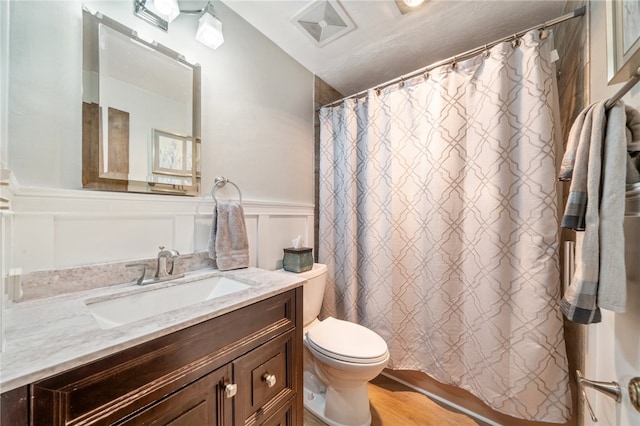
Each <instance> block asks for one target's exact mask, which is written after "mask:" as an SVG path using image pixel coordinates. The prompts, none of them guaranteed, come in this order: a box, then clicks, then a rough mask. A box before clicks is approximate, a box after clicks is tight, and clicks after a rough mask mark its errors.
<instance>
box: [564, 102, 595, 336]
mask: <svg viewBox="0 0 640 426" xmlns="http://www.w3.org/2000/svg"><path fill="white" fill-rule="evenodd" d="M604 104H605V103H604V102H597V103H595V104H594V105H591V106H589V107H588V111H586V115H585V119H584V125H583V126H582V129H581V130H580V138H579V141H578V144H577V147H576V154H575V164H574V168H573V173H572V177H571V189H570V192H569V200H568V201H567V206H566V209H565V217H564V218H563V223H562V226H563V227H565V225H566V223H565V218H567V217H568V218H569V219H570V220H569V221H568V222H570V224H571V225H577V226H575V227H574V226H570V227H571V228H573V229H584V231H585V232H584V235H582V238H577V239H576V246H577V247H576V252H577V253H578V254H579V257H577V258H576V268H575V273H574V276H573V278H572V281H571V285H570V286H569V288H568V289H567V291H566V292H565V295H564V297H563V298H562V301H561V303H560V310H561V311H562V313H563V314H564V315H565V316H566V317H567V318H568V319H570V320H571V321H575V322H578V323H582V324H589V323H594V322H600V321H601V314H600V309H599V308H598V304H597V296H598V278H599V272H600V268H599V265H600V262H599V250H598V248H599V225H600V223H599V220H598V206H599V204H600V200H599V198H600V195H599V194H600V174H601V162H602V154H601V152H602V139H603V136H604V129H605V124H606V123H605V119H606V116H605V108H604ZM570 142H571V141H570ZM569 148H570V146H569V145H568V146H567V149H569ZM563 162H564V160H563ZM569 204H572V205H571V206H570V205H569ZM582 211H584V214H582ZM580 221H582V222H583V224H584V226H579V225H580Z"/></svg>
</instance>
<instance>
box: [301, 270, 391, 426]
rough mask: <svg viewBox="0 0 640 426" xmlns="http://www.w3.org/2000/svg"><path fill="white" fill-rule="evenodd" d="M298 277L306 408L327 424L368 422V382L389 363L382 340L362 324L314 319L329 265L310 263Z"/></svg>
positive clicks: (354, 425)
mask: <svg viewBox="0 0 640 426" xmlns="http://www.w3.org/2000/svg"><path fill="white" fill-rule="evenodd" d="M297 275H298V276H300V277H302V278H304V279H306V280H307V283H306V284H305V285H304V288H303V294H304V303H303V308H302V309H303V314H304V315H303V317H304V346H305V350H304V406H305V408H307V409H308V410H309V411H311V412H312V413H313V414H314V415H316V416H317V417H318V418H320V419H321V420H323V421H324V422H325V423H327V424H329V425H330V426H368V425H370V424H371V411H370V409H369V392H368V389H367V382H368V381H369V380H372V379H373V378H375V377H376V376H377V375H378V374H380V372H382V370H383V369H384V367H385V366H386V365H387V362H388V361H389V352H388V350H387V344H386V342H385V341H384V340H383V339H382V337H380V336H379V335H378V334H376V333H375V332H373V331H372V330H369V329H368V328H366V327H363V326H361V325H358V324H355V323H352V322H348V321H342V320H338V319H335V318H331V317H329V318H327V319H325V320H323V321H320V320H319V319H318V314H319V313H320V308H321V306H322V299H323V298H324V288H325V284H326V280H327V266H326V265H322V264H318V263H316V264H314V265H313V268H312V269H311V270H310V271H307V272H301V273H299V274H297Z"/></svg>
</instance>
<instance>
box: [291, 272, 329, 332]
mask: <svg viewBox="0 0 640 426" xmlns="http://www.w3.org/2000/svg"><path fill="white" fill-rule="evenodd" d="M296 275H297V276H299V277H300V278H304V279H305V280H307V283H306V284H305V285H304V286H303V291H302V293H303V295H304V301H303V304H302V311H303V320H304V325H305V326H307V325H308V324H310V323H311V321H313V320H314V319H316V318H317V317H318V315H319V314H320V308H322V299H324V288H325V285H326V283H327V265H323V264H321V263H314V264H313V267H312V268H311V269H310V270H308V271H306V272H300V273H297V274H296Z"/></svg>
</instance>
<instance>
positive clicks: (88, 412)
mask: <svg viewBox="0 0 640 426" xmlns="http://www.w3.org/2000/svg"><path fill="white" fill-rule="evenodd" d="M250 269H252V268H250ZM256 271H259V270H255V269H254V270H253V272H251V271H250V272H249V274H253V275H254V278H257V275H259V274H260V273H258V274H256ZM245 273H246V272H245ZM261 273H264V274H269V276H270V277H271V283H270V284H267V285H265V286H263V287H261V285H255V286H254V287H252V288H251V289H249V290H247V291H245V292H238V293H236V294H234V295H229V296H226V297H223V298H220V300H216V301H212V302H211V305H210V306H208V307H207V303H202V304H199V305H197V307H195V308H194V307H187V308H184V309H181V310H177V311H172V312H168V313H165V314H162V315H160V316H159V318H160V319H158V318H149V319H147V320H143V321H139V322H138V323H134V324H130V325H125V326H120V327H116V328H111V329H108V330H96V329H95V327H94V329H93V333H92V334H93V335H94V336H95V337H94V338H95V339H99V338H100V336H101V335H103V338H104V339H106V340H108V339H110V338H114V336H120V337H118V338H117V339H116V340H118V341H121V340H122V334H123V333H124V334H126V328H127V327H129V328H133V329H139V328H143V329H144V328H145V324H147V325H149V324H151V323H152V322H154V320H155V322H156V323H158V324H163V323H164V324H165V325H166V324H167V323H166V322H164V321H168V323H169V324H171V325H170V326H169V327H165V326H160V327H161V328H163V329H164V330H172V331H170V332H168V333H166V334H163V332H162V331H158V330H156V331H155V332H152V333H151V334H150V335H154V333H155V334H160V335H159V336H158V337H154V338H152V339H150V340H147V341H144V342H142V343H137V344H132V345H129V344H128V343H127V342H126V341H125V342H120V343H117V344H115V340H113V342H111V343H112V344H109V343H108V342H107V344H106V345H104V346H108V347H111V349H110V350H109V349H106V352H105V351H103V350H100V351H95V350H94V351H93V354H102V353H106V355H104V356H99V357H98V358H97V359H94V360H92V361H90V362H83V363H82V364H78V365H75V366H73V367H72V368H68V369H64V371H61V372H59V373H56V374H50V375H46V374H45V372H46V371H52V370H56V369H60V367H59V366H57V365H56V366H53V367H49V368H47V369H42V371H41V372H38V371H36V372H33V373H22V375H21V377H22V379H21V378H16V379H14V380H12V381H11V382H13V383H17V382H19V381H20V380H22V381H24V380H26V379H27V378H29V377H31V378H32V379H30V380H29V382H28V383H25V384H22V385H20V386H12V387H13V388H12V389H10V390H7V391H4V389H5V388H6V386H5V383H3V387H4V388H3V391H4V392H3V393H2V401H1V402H2V404H1V411H2V418H1V419H0V420H1V423H2V424H10V425H12V426H18V425H29V424H31V425H71V424H73V425H80V424H82V425H93V424H118V425H137V424H151V423H153V424H172V425H253V424H261V425H262V424H264V425H297V424H302V347H301V346H302V324H301V321H302V287H301V286H300V285H301V284H302V283H303V281H301V280H297V281H298V282H295V280H293V281H291V279H290V278H287V277H285V276H284V275H282V277H283V280H284V281H285V282H286V281H287V279H288V280H289V282H288V283H285V284H283V285H278V284H276V282H277V280H278V279H277V278H276V279H274V278H273V277H274V276H276V277H277V276H278V275H279V274H277V273H273V272H267V271H262V272H261ZM240 274H242V272H241V273H240ZM278 287H280V290H278ZM261 288H262V290H261ZM67 299H69V298H67ZM236 306H239V307H236ZM207 308H209V309H210V313H209V314H205V318H206V317H207V316H210V318H208V319H204V320H202V321H199V319H195V320H194V315H195V318H202V315H201V313H202V312H205V311H206V309H207ZM190 311H191V312H190ZM85 317H86V316H85ZM162 318H164V319H162ZM85 319H86V318H85ZM84 322H85V324H88V322H87V321H84ZM190 322H192V323H193V324H192V325H189V326H187V327H186V328H181V324H185V323H190ZM138 325H140V327H138ZM80 328H82V327H80ZM123 328H124V329H125V330H124V331H123V330H122V329H123ZM134 333H135V332H134ZM148 335H149V334H147V336H148ZM137 340H139V339H138V338H133V339H131V340H130V341H133V342H136V341H137ZM69 343H71V344H72V343H73V342H67V345H65V346H69V345H68V344H69ZM18 346H19V345H18ZM71 346H72V345H71ZM79 346H80V348H79V350H80V352H82V350H83V349H82V344H79ZM36 347H37V346H36ZM116 348H117V349H116ZM8 350H9V351H11V346H10V345H9V349H8ZM62 350H68V349H62ZM44 352H46V351H44ZM109 352H111V353H109ZM69 353H71V352H69ZM6 355H7V354H3V356H6ZM9 355H11V354H9ZM87 356H89V357H95V355H92V354H88V355H87V354H84V355H79V356H78V357H79V358H80V359H86V358H87ZM67 358H68V360H67V361H66V362H65V363H62V364H63V366H64V365H74V364H73V363H74V360H73V358H72V357H71V355H69V356H68V357H67ZM76 363H77V361H76ZM3 369H4V366H3Z"/></svg>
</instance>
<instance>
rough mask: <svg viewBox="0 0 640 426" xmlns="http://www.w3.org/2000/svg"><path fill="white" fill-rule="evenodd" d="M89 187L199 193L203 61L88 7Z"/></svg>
mask: <svg viewBox="0 0 640 426" xmlns="http://www.w3.org/2000/svg"><path fill="white" fill-rule="evenodd" d="M82 115H83V124H82V126H83V131H82V134H83V186H84V187H85V188H92V189H105V190H118V191H132V192H158V193H172V194H184V195H198V194H199V173H198V172H199V153H200V138H199V130H200V129H199V127H200V126H199V124H200V67H199V66H198V65H193V64H190V63H189V62H187V61H186V60H185V59H184V57H183V56H181V55H180V54H178V53H176V52H174V51H172V50H170V49H168V48H166V47H164V46H162V45H159V44H157V43H155V42H147V41H145V40H142V39H140V38H139V37H138V36H137V34H136V32H135V31H133V30H131V29H129V28H127V27H125V26H123V25H121V24H119V23H118V22H116V21H114V20H112V19H110V18H108V17H106V16H104V15H101V14H100V13H96V14H91V13H90V12H88V11H87V10H85V11H84V12H83V95H82Z"/></svg>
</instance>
